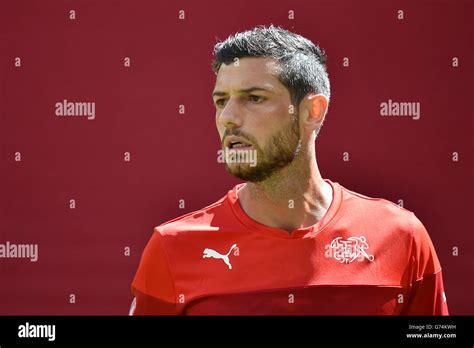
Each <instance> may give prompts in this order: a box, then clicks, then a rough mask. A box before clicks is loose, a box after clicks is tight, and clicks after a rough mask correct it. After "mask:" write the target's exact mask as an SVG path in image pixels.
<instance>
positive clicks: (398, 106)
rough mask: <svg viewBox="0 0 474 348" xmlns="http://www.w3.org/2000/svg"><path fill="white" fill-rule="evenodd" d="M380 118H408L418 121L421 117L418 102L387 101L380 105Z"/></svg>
mask: <svg viewBox="0 0 474 348" xmlns="http://www.w3.org/2000/svg"><path fill="white" fill-rule="evenodd" d="M380 116H409V117H411V118H412V119H414V120H418V119H419V118H420V116H421V111H420V102H395V101H392V99H389V100H388V101H386V102H383V103H380Z"/></svg>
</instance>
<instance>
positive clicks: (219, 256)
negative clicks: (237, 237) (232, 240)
mask: <svg viewBox="0 0 474 348" xmlns="http://www.w3.org/2000/svg"><path fill="white" fill-rule="evenodd" d="M236 247H237V244H233V245H232V246H231V247H230V250H229V252H228V253H227V254H225V255H222V254H220V253H218V252H217V251H215V250H214V249H209V248H206V249H204V251H203V252H202V258H203V259H205V258H209V257H213V258H215V259H221V260H222V261H224V262H225V264H226V265H227V266H228V267H229V269H232V265H231V264H230V261H229V255H230V253H231V252H232V250H234V248H236Z"/></svg>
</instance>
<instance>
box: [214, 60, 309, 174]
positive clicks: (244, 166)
mask: <svg viewBox="0 0 474 348" xmlns="http://www.w3.org/2000/svg"><path fill="white" fill-rule="evenodd" d="M277 67H278V65H277V63H276V61H275V60H273V59H271V58H262V57H258V58H254V57H245V58H241V59H240V60H239V61H238V64H236V63H231V64H229V65H226V64H222V65H221V67H220V69H219V73H218V74H217V79H216V85H215V88H214V92H213V100H214V105H215V107H216V125H217V129H218V131H219V135H220V138H221V143H222V150H224V151H225V148H226V147H227V148H228V149H230V150H232V151H238V152H239V153H241V152H242V151H254V153H256V160H257V161H256V165H255V164H254V165H253V166H252V165H251V164H250V163H226V168H227V171H229V172H230V173H231V174H233V175H235V176H236V177H238V178H240V179H242V180H244V181H252V182H259V181H263V180H265V179H267V178H269V177H270V176H271V175H272V174H273V173H274V172H276V171H277V170H279V169H281V168H283V167H285V166H286V165H288V164H289V163H291V162H292V161H293V159H294V158H295V157H296V156H297V154H298V152H299V149H300V147H301V144H300V130H299V124H298V114H297V106H293V105H292V104H291V98H290V93H289V91H288V90H287V88H286V87H285V86H284V85H283V84H281V82H280V81H279V80H278V78H277V75H276V74H277V73H276V69H277Z"/></svg>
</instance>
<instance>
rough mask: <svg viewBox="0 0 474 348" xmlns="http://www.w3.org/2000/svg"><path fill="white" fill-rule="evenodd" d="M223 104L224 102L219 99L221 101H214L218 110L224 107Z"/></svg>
mask: <svg viewBox="0 0 474 348" xmlns="http://www.w3.org/2000/svg"><path fill="white" fill-rule="evenodd" d="M225 103H226V100H225V99H223V98H221V99H217V100H216V101H214V104H215V105H216V107H218V108H222V107H224V106H225Z"/></svg>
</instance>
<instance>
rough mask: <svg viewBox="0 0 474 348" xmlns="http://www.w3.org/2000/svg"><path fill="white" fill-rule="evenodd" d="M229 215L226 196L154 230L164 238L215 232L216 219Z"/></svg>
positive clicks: (164, 223)
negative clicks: (214, 223)
mask: <svg viewBox="0 0 474 348" xmlns="http://www.w3.org/2000/svg"><path fill="white" fill-rule="evenodd" d="M229 213H230V209H229V207H228V206H227V195H225V196H224V197H222V198H220V199H219V200H218V201H216V202H214V203H212V204H210V205H207V206H205V207H203V208H201V209H199V210H195V211H192V212H189V213H186V214H184V215H181V216H178V217H176V218H173V219H171V220H168V221H166V222H163V223H162V224H160V225H158V226H156V227H155V228H154V232H155V233H159V234H161V235H162V236H174V235H178V234H181V233H185V232H193V231H210V230H215V229H217V227H213V226H212V221H213V220H214V219H216V218H222V217H224V218H225V216H226V215H228V214H229Z"/></svg>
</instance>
